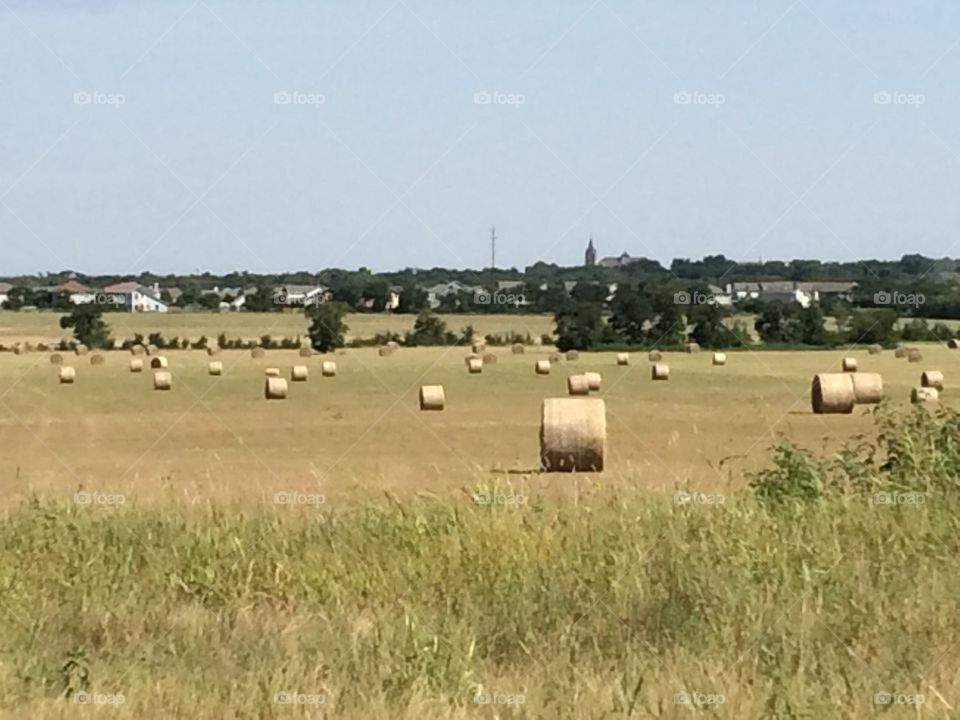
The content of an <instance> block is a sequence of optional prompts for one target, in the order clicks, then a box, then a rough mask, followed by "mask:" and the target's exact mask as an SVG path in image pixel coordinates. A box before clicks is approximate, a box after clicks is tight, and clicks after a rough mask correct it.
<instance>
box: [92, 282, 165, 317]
mask: <svg viewBox="0 0 960 720" xmlns="http://www.w3.org/2000/svg"><path fill="white" fill-rule="evenodd" d="M97 297H98V300H97V302H103V303H105V304H110V305H116V306H118V307H120V308H121V309H123V310H126V311H127V312H159V313H165V312H168V311H169V310H170V306H169V305H168V304H167V303H166V301H164V300H163V299H162V298H161V297H160V286H159V285H157V284H154V285H153V287H149V288H148V287H144V286H143V285H141V284H140V283H138V282H122V283H117V284H116V285H108V286H107V287H105V288H103V290H102V291H100V292H99V293H98V294H97Z"/></svg>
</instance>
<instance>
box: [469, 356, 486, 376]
mask: <svg viewBox="0 0 960 720" xmlns="http://www.w3.org/2000/svg"><path fill="white" fill-rule="evenodd" d="M467 371H468V372H469V373H470V374H471V375H477V374H479V373H482V372H483V360H481V359H480V358H472V359H471V360H468V361H467Z"/></svg>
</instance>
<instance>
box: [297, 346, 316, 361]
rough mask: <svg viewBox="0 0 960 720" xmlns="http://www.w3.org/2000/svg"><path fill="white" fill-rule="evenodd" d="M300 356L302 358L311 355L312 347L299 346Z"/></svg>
mask: <svg viewBox="0 0 960 720" xmlns="http://www.w3.org/2000/svg"><path fill="white" fill-rule="evenodd" d="M300 357H302V358H308V357H313V348H308V347H302V348H300Z"/></svg>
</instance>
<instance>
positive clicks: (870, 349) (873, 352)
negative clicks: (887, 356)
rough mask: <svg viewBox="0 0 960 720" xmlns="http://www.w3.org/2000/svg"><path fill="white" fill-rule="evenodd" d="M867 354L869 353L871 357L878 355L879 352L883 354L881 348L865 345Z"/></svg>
mask: <svg viewBox="0 0 960 720" xmlns="http://www.w3.org/2000/svg"><path fill="white" fill-rule="evenodd" d="M867 352H868V353H870V354H871V355H879V354H880V353H881V352H883V346H882V345H867Z"/></svg>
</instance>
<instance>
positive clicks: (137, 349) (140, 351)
mask: <svg viewBox="0 0 960 720" xmlns="http://www.w3.org/2000/svg"><path fill="white" fill-rule="evenodd" d="M130 354H131V355H137V356H139V355H146V354H147V349H146V348H145V347H144V346H143V345H134V346H132V347H131V348H130Z"/></svg>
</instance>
